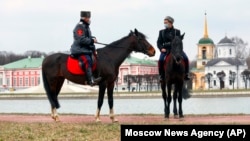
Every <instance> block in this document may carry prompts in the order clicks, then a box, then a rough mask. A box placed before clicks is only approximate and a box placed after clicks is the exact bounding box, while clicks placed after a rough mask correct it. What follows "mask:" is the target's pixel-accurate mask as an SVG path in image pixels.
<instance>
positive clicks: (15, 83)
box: [13, 78, 17, 86]
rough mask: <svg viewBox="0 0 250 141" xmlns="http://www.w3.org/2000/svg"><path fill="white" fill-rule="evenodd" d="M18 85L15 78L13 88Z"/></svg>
mask: <svg viewBox="0 0 250 141" xmlns="http://www.w3.org/2000/svg"><path fill="white" fill-rule="evenodd" d="M16 85H17V81H16V78H14V80H13V86H16Z"/></svg>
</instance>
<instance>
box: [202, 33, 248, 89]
mask: <svg viewBox="0 0 250 141" xmlns="http://www.w3.org/2000/svg"><path fill="white" fill-rule="evenodd" d="M245 69H247V65H246V61H245V60H239V59H237V58H236V44H235V43H234V42H233V41H232V40H230V39H229V38H228V37H227V36H225V38H223V39H221V40H220V41H219V43H218V44H217V45H216V50H215V58H214V59H212V60H210V61H209V62H207V64H206V66H205V88H206V89H220V88H224V89H238V88H239V89H241V88H245V82H244V80H243V78H242V76H241V73H242V72H243V71H244V70H245ZM218 73H219V74H223V75H224V77H221V78H222V79H221V80H220V79H219V77H218V75H219V74H218ZM209 78H210V79H209ZM209 80H210V81H209Z"/></svg>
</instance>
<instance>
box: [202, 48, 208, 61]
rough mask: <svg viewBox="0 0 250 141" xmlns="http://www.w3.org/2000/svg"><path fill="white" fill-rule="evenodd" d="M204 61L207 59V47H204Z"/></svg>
mask: <svg viewBox="0 0 250 141" xmlns="http://www.w3.org/2000/svg"><path fill="white" fill-rule="evenodd" d="M202 59H207V49H206V47H202Z"/></svg>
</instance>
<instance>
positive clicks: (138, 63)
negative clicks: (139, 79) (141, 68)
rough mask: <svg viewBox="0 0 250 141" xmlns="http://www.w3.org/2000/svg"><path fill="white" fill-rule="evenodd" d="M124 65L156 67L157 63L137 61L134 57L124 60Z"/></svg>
mask: <svg viewBox="0 0 250 141" xmlns="http://www.w3.org/2000/svg"><path fill="white" fill-rule="evenodd" d="M124 62H125V63H128V64H137V65H152V66H154V65H157V62H156V61H154V60H149V59H139V58H136V57H132V56H130V57H127V58H126V60H125V61H124Z"/></svg>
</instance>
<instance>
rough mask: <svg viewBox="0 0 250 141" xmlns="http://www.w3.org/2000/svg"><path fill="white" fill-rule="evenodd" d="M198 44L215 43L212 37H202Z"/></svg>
mask: <svg viewBox="0 0 250 141" xmlns="http://www.w3.org/2000/svg"><path fill="white" fill-rule="evenodd" d="M198 44H214V41H213V40H212V39H210V38H201V39H200V40H199V43H198Z"/></svg>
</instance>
